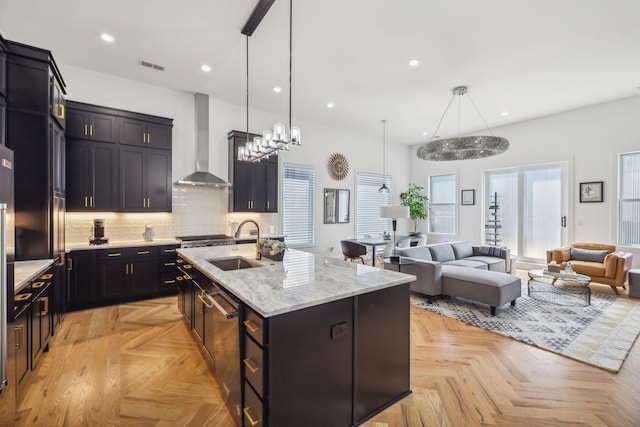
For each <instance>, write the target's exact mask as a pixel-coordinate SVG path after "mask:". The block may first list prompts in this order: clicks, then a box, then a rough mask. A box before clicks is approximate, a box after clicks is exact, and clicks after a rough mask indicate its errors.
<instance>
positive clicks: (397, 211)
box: [380, 206, 409, 218]
mask: <svg viewBox="0 0 640 427" xmlns="http://www.w3.org/2000/svg"><path fill="white" fill-rule="evenodd" d="M380 217H381V218H409V206H380Z"/></svg>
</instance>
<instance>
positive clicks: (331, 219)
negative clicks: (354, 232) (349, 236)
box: [324, 188, 350, 224]
mask: <svg viewBox="0 0 640 427" xmlns="http://www.w3.org/2000/svg"><path fill="white" fill-rule="evenodd" d="M349 193H350V191H349V190H339V189H336V188H325V189H324V223H325V224H345V223H348V222H349V195H350V194H349Z"/></svg>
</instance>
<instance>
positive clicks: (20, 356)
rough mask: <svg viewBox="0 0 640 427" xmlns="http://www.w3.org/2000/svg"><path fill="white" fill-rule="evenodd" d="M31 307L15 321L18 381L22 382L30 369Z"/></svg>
mask: <svg viewBox="0 0 640 427" xmlns="http://www.w3.org/2000/svg"><path fill="white" fill-rule="evenodd" d="M29 323H30V309H27V310H26V311H25V312H23V313H22V314H21V315H20V316H18V317H17V318H16V319H15V320H14V323H13V328H14V333H15V352H16V353H15V354H16V359H15V360H16V382H17V383H18V384H20V383H21V382H22V380H23V379H24V376H25V375H26V374H27V371H28V370H29V344H28V342H29V340H30V337H29Z"/></svg>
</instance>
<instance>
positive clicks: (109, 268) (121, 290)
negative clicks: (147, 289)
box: [97, 257, 129, 303]
mask: <svg viewBox="0 0 640 427" xmlns="http://www.w3.org/2000/svg"><path fill="white" fill-rule="evenodd" d="M128 279H129V260H128V259H117V258H116V257H114V259H109V260H101V261H100V262H99V263H98V291H99V294H98V296H97V297H98V300H99V301H100V302H104V303H106V302H109V301H112V300H120V299H124V298H126V297H127V296H129V281H128Z"/></svg>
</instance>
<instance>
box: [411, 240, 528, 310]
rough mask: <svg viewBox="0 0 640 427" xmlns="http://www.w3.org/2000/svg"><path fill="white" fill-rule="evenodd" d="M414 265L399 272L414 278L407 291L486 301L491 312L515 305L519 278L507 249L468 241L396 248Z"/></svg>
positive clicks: (518, 290) (518, 293)
mask: <svg viewBox="0 0 640 427" xmlns="http://www.w3.org/2000/svg"><path fill="white" fill-rule="evenodd" d="M399 254H400V255H401V256H403V257H408V258H412V259H414V260H415V261H416V264H410V265H403V266H402V272H403V273H407V274H413V275H415V276H416V277H417V280H416V281H415V282H411V285H410V286H411V290H412V291H414V292H418V293H420V294H424V295H427V296H436V295H451V296H457V297H462V298H466V299H471V300H474V301H478V302H482V303H485V304H488V305H489V306H490V307H491V314H492V315H495V312H496V307H499V306H501V305H503V304H506V303H511V305H515V302H516V299H517V298H518V297H519V296H520V293H521V284H520V279H519V278H518V277H516V276H515V275H512V274H509V273H511V271H512V270H511V269H512V268H514V269H515V266H511V257H510V252H509V249H508V248H505V247H501V246H490V245H483V246H473V245H471V244H470V243H469V242H455V243H438V244H432V245H427V246H416V247H411V248H406V249H400V250H399Z"/></svg>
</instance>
